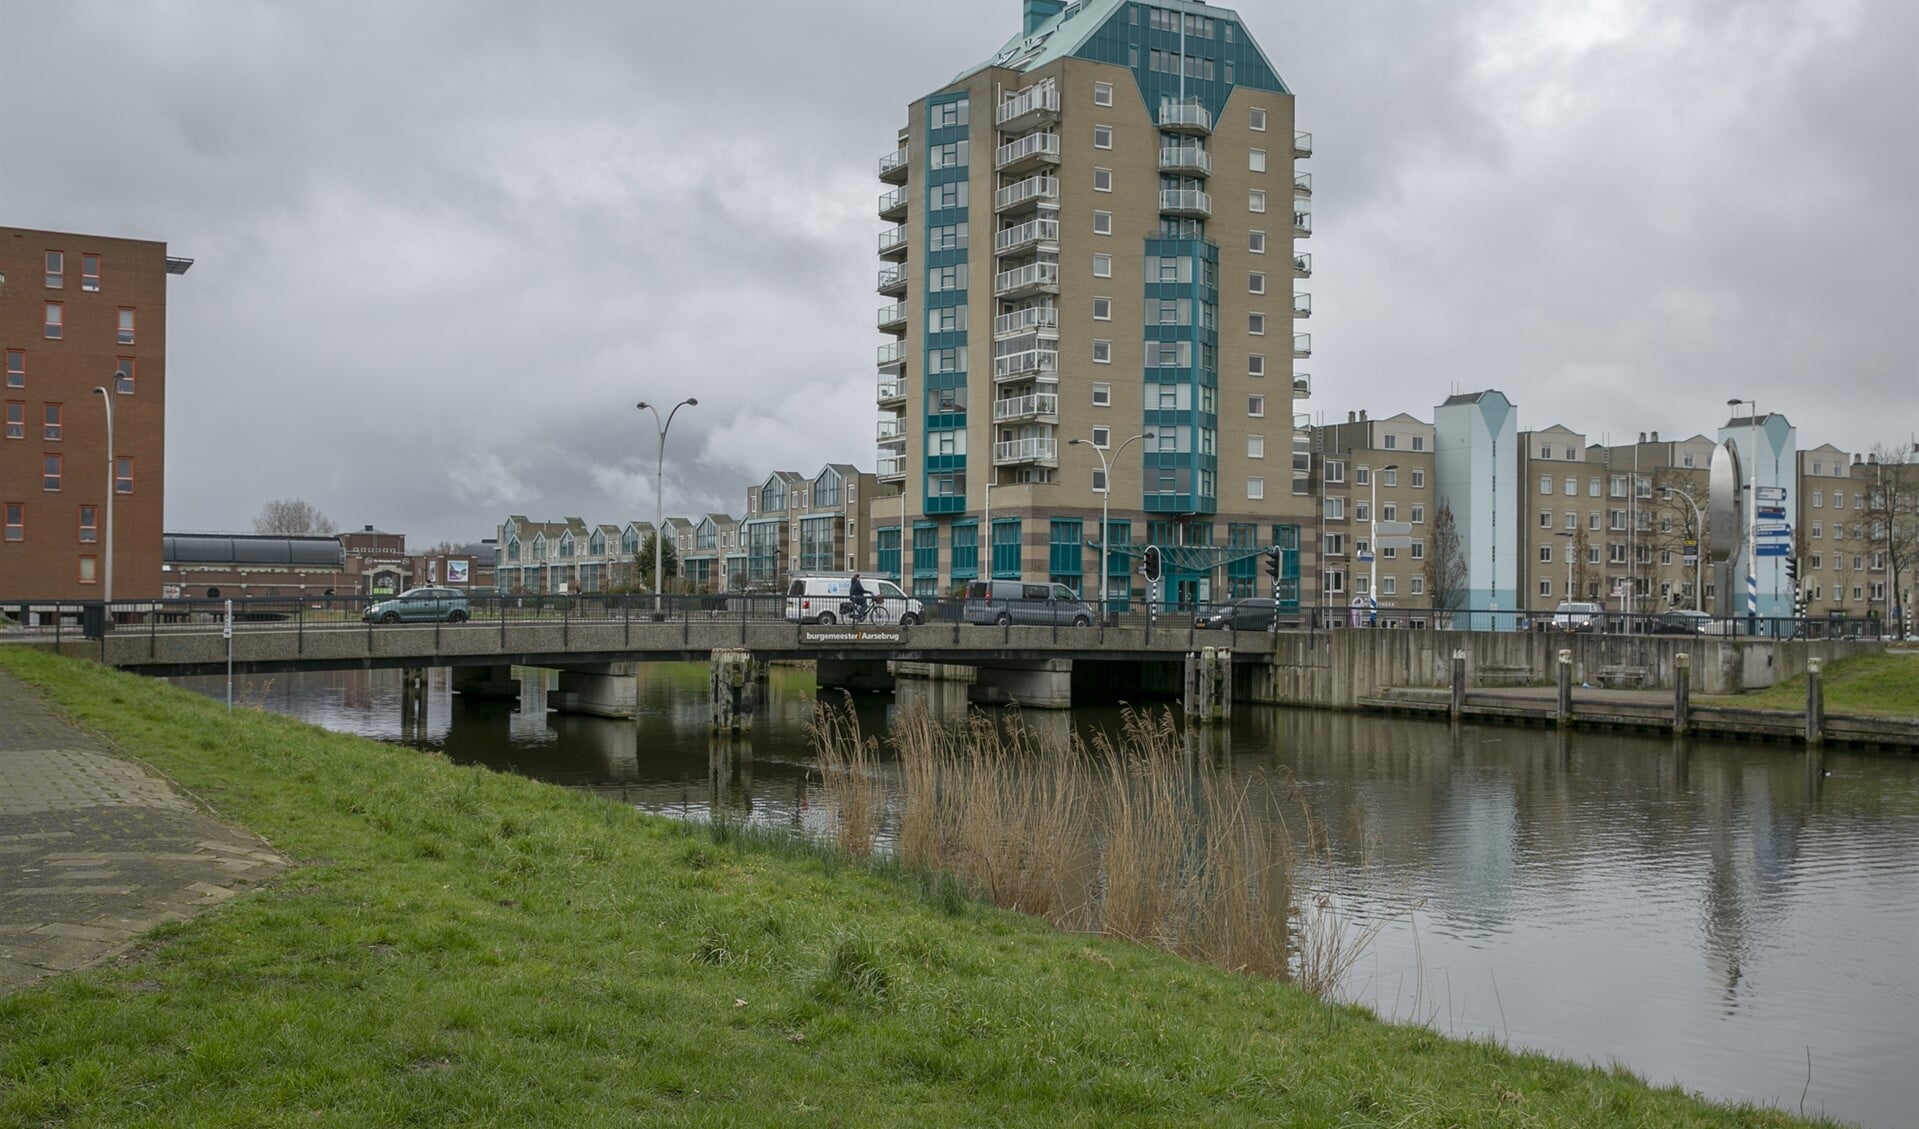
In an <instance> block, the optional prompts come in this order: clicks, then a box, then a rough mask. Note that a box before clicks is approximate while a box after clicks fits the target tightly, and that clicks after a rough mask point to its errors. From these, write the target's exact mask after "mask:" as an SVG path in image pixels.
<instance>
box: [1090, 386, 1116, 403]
mask: <svg viewBox="0 0 1919 1129" xmlns="http://www.w3.org/2000/svg"><path fill="white" fill-rule="evenodd" d="M1093 406H1094V407H1096V408H1110V407H1112V406H1113V386H1112V384H1111V383H1109V382H1107V381H1104V380H1101V381H1095V382H1094V384H1093Z"/></svg>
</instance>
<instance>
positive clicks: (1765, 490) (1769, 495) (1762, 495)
mask: <svg viewBox="0 0 1919 1129" xmlns="http://www.w3.org/2000/svg"><path fill="white" fill-rule="evenodd" d="M1759 500H1760V501H1762V502H1783V501H1785V500H1786V488H1785V487H1784V486H1761V487H1760V488H1759Z"/></svg>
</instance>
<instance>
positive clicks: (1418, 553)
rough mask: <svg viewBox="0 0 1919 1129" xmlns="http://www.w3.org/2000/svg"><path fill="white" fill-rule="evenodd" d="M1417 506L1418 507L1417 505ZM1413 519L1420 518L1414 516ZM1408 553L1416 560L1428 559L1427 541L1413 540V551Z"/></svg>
mask: <svg viewBox="0 0 1919 1129" xmlns="http://www.w3.org/2000/svg"><path fill="white" fill-rule="evenodd" d="M1415 508H1417V507H1415ZM1413 520H1414V521H1418V520H1419V519H1418V518H1414V519H1413ZM1408 555H1409V556H1411V557H1412V558H1413V559H1414V560H1416V561H1423V560H1425V559H1426V542H1424V541H1415V542H1413V544H1412V552H1411V553H1409V554H1408Z"/></svg>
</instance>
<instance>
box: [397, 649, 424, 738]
mask: <svg viewBox="0 0 1919 1129" xmlns="http://www.w3.org/2000/svg"><path fill="white" fill-rule="evenodd" d="M426 689H427V687H426V668H425V667H423V666H409V667H406V668H404V669H403V670H401V671H400V740H402V741H423V740H425V739H426V718H427V710H426V703H427V696H426Z"/></svg>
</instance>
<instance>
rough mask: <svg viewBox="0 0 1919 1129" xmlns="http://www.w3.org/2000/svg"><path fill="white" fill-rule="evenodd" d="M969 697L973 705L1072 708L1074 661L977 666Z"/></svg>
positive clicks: (1055, 660) (1042, 708)
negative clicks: (1017, 704)
mask: <svg viewBox="0 0 1919 1129" xmlns="http://www.w3.org/2000/svg"><path fill="white" fill-rule="evenodd" d="M968 697H969V698H970V699H971V700H972V701H973V702H974V704H976V705H983V706H1004V705H1011V704H1013V703H1015V702H1017V703H1019V704H1020V705H1021V706H1023V707H1025V708H1027V709H1037V710H1065V709H1071V708H1073V660H1071V659H1034V660H1031V661H1024V662H1012V661H1008V662H996V663H993V664H991V665H987V664H985V663H981V664H978V665H977V666H975V667H974V668H973V687H972V690H971V691H970V692H969V694H968Z"/></svg>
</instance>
